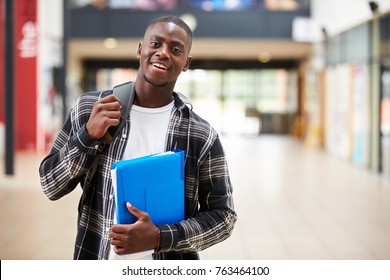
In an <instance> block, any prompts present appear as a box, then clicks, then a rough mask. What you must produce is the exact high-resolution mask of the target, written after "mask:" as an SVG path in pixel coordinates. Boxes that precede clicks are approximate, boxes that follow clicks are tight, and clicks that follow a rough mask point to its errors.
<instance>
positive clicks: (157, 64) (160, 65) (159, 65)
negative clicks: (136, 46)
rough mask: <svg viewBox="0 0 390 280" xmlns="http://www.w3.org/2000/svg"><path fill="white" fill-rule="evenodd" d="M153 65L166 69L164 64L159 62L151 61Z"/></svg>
mask: <svg viewBox="0 0 390 280" xmlns="http://www.w3.org/2000/svg"><path fill="white" fill-rule="evenodd" d="M153 66H156V67H158V68H160V69H164V70H167V68H166V67H165V66H164V65H162V64H159V63H153Z"/></svg>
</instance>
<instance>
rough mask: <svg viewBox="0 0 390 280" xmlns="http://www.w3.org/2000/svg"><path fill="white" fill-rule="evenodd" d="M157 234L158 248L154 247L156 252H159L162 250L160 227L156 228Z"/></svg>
mask: <svg viewBox="0 0 390 280" xmlns="http://www.w3.org/2000/svg"><path fill="white" fill-rule="evenodd" d="M156 232H157V236H156V246H155V247H154V250H155V252H158V251H159V250H160V248H161V229H160V228H159V227H158V226H156Z"/></svg>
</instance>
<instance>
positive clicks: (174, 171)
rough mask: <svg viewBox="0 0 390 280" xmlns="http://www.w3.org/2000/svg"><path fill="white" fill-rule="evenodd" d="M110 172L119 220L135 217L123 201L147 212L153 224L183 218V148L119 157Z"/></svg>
mask: <svg viewBox="0 0 390 280" xmlns="http://www.w3.org/2000/svg"><path fill="white" fill-rule="evenodd" d="M111 174H112V183H113V187H114V193H115V206H116V219H117V222H118V223H119V224H132V223H134V222H136V221H137V218H136V217H135V216H134V215H132V214H131V213H130V212H129V211H128V209H127V207H126V202H130V203H131V204H132V205H134V206H135V207H136V208H138V209H139V210H142V211H145V212H147V213H148V214H149V216H150V218H151V220H152V222H153V223H154V224H155V225H159V224H171V223H177V222H180V221H182V220H184V151H182V150H174V151H171V152H165V153H159V154H154V155H150V156H145V157H140V158H135V159H130V160H123V161H119V162H116V163H114V164H113V165H112V168H111Z"/></svg>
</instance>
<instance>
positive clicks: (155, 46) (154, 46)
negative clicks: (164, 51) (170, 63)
mask: <svg viewBox="0 0 390 280" xmlns="http://www.w3.org/2000/svg"><path fill="white" fill-rule="evenodd" d="M150 46H151V47H152V48H158V47H159V46H160V44H159V43H158V42H157V41H151V42H150Z"/></svg>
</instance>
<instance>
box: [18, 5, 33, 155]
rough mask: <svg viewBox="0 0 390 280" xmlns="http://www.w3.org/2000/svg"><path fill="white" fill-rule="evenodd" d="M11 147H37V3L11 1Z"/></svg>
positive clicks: (25, 148)
mask: <svg viewBox="0 0 390 280" xmlns="http://www.w3.org/2000/svg"><path fill="white" fill-rule="evenodd" d="M14 3H15V108H16V114H15V141H16V142H15V148H16V149H22V150H34V149H36V147H37V119H38V116H37V109H38V108H37V106H38V105H37V102H38V94H37V79H38V76H37V50H38V27H37V12H38V11H37V0H18V1H15V2H14Z"/></svg>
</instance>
